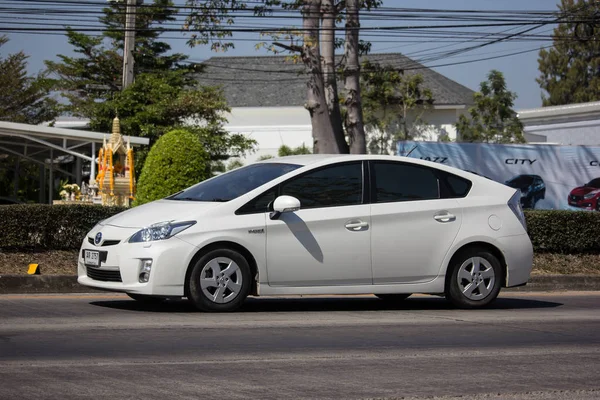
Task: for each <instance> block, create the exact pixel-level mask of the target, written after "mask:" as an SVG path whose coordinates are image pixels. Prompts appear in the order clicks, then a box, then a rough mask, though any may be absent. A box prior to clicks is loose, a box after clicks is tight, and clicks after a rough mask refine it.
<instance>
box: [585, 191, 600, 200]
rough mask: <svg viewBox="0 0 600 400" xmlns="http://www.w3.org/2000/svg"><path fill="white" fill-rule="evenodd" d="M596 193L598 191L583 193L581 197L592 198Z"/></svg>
mask: <svg viewBox="0 0 600 400" xmlns="http://www.w3.org/2000/svg"><path fill="white" fill-rule="evenodd" d="M597 194H598V192H591V193H588V194H586V195H584V196H583V198H584V199H586V200H589V199H593V198H594V197H596V195H597Z"/></svg>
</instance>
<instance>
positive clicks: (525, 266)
mask: <svg viewBox="0 0 600 400" xmlns="http://www.w3.org/2000/svg"><path fill="white" fill-rule="evenodd" d="M498 242H499V244H500V249H501V250H502V253H503V255H504V260H505V261H506V275H507V276H506V287H512V286H520V285H523V284H525V283H527V281H528V280H529V277H530V276H531V270H532V268H533V245H532V244H531V240H530V239H529V235H527V234H523V235H516V236H505V237H502V238H499V239H498Z"/></svg>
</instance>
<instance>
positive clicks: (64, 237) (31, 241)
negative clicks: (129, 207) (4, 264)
mask: <svg viewBox="0 0 600 400" xmlns="http://www.w3.org/2000/svg"><path fill="white" fill-rule="evenodd" d="M124 210H125V208H121V207H102V206H92V205H57V206H50V205H44V204H19V205H10V206H0V249H2V250H3V251H28V250H74V249H79V247H80V246H81V242H82V240H83V239H84V237H85V235H86V233H87V232H88V231H89V230H90V229H92V228H93V227H94V225H96V224H97V223H98V222H99V221H102V220H103V219H106V218H109V217H111V216H113V215H115V214H117V213H119V212H121V211H124Z"/></svg>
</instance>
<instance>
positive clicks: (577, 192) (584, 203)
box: [568, 178, 600, 211]
mask: <svg viewBox="0 0 600 400" xmlns="http://www.w3.org/2000/svg"><path fill="white" fill-rule="evenodd" d="M568 200H569V205H570V206H572V207H577V208H584V209H586V210H596V211H600V178H596V179H592V180H591V181H589V182H588V183H586V184H584V185H582V186H579V187H576V188H575V189H573V190H571V193H569V199H568Z"/></svg>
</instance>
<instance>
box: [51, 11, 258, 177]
mask: <svg viewBox="0 0 600 400" xmlns="http://www.w3.org/2000/svg"><path fill="white" fill-rule="evenodd" d="M122 7H123V5H112V6H111V7H107V8H105V9H104V17H103V18H102V19H101V20H102V22H103V23H104V24H105V25H106V26H107V30H106V31H105V32H104V33H103V35H102V36H101V37H99V38H96V37H93V36H88V35H85V34H83V33H78V32H75V31H73V30H69V31H68V37H69V42H70V43H71V44H72V45H73V46H74V47H75V52H76V53H78V54H81V57H66V56H63V55H61V56H59V57H60V59H61V62H46V64H47V66H48V69H49V70H50V71H52V72H53V73H54V74H55V75H56V76H57V77H58V79H57V81H56V87H57V88H58V89H60V90H61V91H62V93H63V95H64V96H65V97H66V98H67V99H68V100H69V104H68V106H67V110H68V111H69V112H71V113H72V114H75V115H79V116H82V117H87V118H89V119H90V125H91V128H92V129H94V130H98V131H104V132H110V129H111V124H112V119H113V118H114V116H115V114H117V115H118V116H119V119H120V120H121V126H122V127H123V132H124V134H126V135H133V136H143V137H148V138H150V144H151V145H152V144H153V143H154V142H155V141H156V140H157V139H158V138H159V137H161V136H162V135H163V134H164V133H165V132H167V131H169V130H171V129H173V128H175V127H181V126H186V127H188V128H190V129H191V130H192V131H193V132H196V133H197V134H198V135H199V138H200V139H201V140H202V142H203V144H204V145H205V147H206V149H207V150H208V151H209V154H210V155H211V159H213V160H215V161H218V160H223V159H227V158H228V157H229V156H231V155H233V156H236V155H240V154H243V153H245V152H247V151H249V150H251V149H252V147H253V144H254V141H253V140H250V139H247V138H245V137H244V136H243V135H241V134H229V133H228V132H226V131H225V130H224V129H223V127H222V125H223V123H224V122H225V121H226V120H225V118H224V117H223V115H224V113H225V112H227V111H229V108H228V107H227V104H226V101H225V98H224V97H223V94H222V92H221V91H220V90H218V89H216V88H209V87H200V86H199V85H198V84H197V82H196V79H195V75H196V73H198V72H199V71H200V68H199V67H197V66H196V65H194V64H193V63H192V64H187V65H186V64H184V63H183V62H184V61H185V60H186V59H187V56H185V55H183V54H169V51H170V46H169V45H168V44H167V43H165V42H162V41H160V40H159V35H160V32H161V26H162V25H163V24H165V23H168V22H170V21H174V20H175V14H176V12H177V8H175V7H174V6H173V3H172V2H171V1H170V0H154V2H153V3H152V4H150V5H148V6H146V5H145V6H143V7H138V10H137V11H138V12H137V13H136V29H138V32H136V44H135V57H136V62H135V68H136V69H135V70H136V71H137V75H136V78H135V81H134V83H133V84H132V85H130V86H129V87H127V88H126V89H125V90H123V91H121V90H120V89H121V88H120V84H121V67H122V49H123V39H124V30H123V26H124V17H125V15H124V12H123V9H122ZM106 43H109V44H110V46H108V47H106V46H105V44H106ZM147 154H148V150H140V151H138V152H137V153H136V172H137V174H138V175H139V173H140V172H141V170H142V168H143V164H144V160H145V158H146V155H147Z"/></svg>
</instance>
